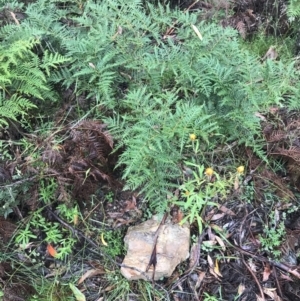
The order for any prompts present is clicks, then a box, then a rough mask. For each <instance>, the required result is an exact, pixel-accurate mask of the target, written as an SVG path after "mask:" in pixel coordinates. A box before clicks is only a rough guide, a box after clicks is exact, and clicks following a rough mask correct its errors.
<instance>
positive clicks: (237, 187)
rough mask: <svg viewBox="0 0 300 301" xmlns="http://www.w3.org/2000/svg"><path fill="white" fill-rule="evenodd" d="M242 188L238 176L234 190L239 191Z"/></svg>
mask: <svg viewBox="0 0 300 301" xmlns="http://www.w3.org/2000/svg"><path fill="white" fill-rule="evenodd" d="M239 187H240V181H239V177H238V176H236V177H235V180H234V190H238V189H239Z"/></svg>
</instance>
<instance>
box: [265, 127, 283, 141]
mask: <svg viewBox="0 0 300 301" xmlns="http://www.w3.org/2000/svg"><path fill="white" fill-rule="evenodd" d="M286 137H287V133H286V132H285V131H282V130H276V131H272V132H271V133H270V134H269V135H268V136H267V142H278V141H281V140H282V139H284V138H286Z"/></svg>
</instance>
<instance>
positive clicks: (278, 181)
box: [259, 169, 295, 199]
mask: <svg viewBox="0 0 300 301" xmlns="http://www.w3.org/2000/svg"><path fill="white" fill-rule="evenodd" d="M259 177H261V178H262V179H264V180H267V181H268V182H269V183H271V184H273V185H274V187H275V189H276V192H277V194H278V195H279V196H281V197H282V198H290V199H295V196H294V193H293V192H292V191H291V190H290V189H289V188H288V187H287V185H286V183H284V181H283V179H282V178H281V177H279V176H278V175H277V174H275V173H274V172H273V171H271V170H269V169H264V170H263V171H262V172H261V173H260V175H259Z"/></svg>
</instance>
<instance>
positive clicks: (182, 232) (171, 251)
mask: <svg viewBox="0 0 300 301" xmlns="http://www.w3.org/2000/svg"><path fill="white" fill-rule="evenodd" d="M161 219H162V217H159V218H158V216H153V217H152V219H150V220H148V221H146V222H144V223H142V224H140V225H137V226H133V227H129V229H128V231H127V234H126V236H125V238H124V241H125V246H126V247H127V255H126V256H125V258H124V261H123V264H125V265H127V266H131V267H134V268H137V269H139V270H141V271H143V272H146V268H147V265H148V264H149V260H150V256H151V254H152V250H153V247H154V236H155V232H156V230H157V228H158V226H159V224H160V222H161ZM189 247H190V228H189V225H188V224H185V225H183V226H180V225H178V224H173V223H172V222H171V221H170V220H167V222H166V223H165V224H164V225H162V226H161V228H160V230H159V235H158V239H157V245H156V252H157V253H156V254H157V264H156V271H155V277H154V279H155V280H158V279H160V278H162V277H169V276H171V274H172V273H173V271H174V270H175V268H176V266H177V265H178V264H179V263H180V262H182V261H184V260H186V259H187V258H188V257H189ZM121 273H122V274H123V276H124V277H126V278H127V279H129V280H137V279H145V280H146V277H145V276H144V275H143V274H141V273H140V272H138V271H136V270H133V269H129V268H124V267H122V268H121ZM145 274H146V275H147V276H148V277H149V278H150V279H151V278H152V274H153V266H152V267H151V268H150V269H149V271H148V272H147V273H145Z"/></svg>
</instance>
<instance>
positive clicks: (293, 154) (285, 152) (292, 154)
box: [270, 146, 300, 164]
mask: <svg viewBox="0 0 300 301" xmlns="http://www.w3.org/2000/svg"><path fill="white" fill-rule="evenodd" d="M270 154H271V155H281V156H285V157H288V158H289V159H292V160H293V161H295V162H297V164H299V163H300V148H299V147H296V146H294V147H291V148H290V149H284V148H280V147H276V149H275V150H274V151H273V152H272V153H270Z"/></svg>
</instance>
